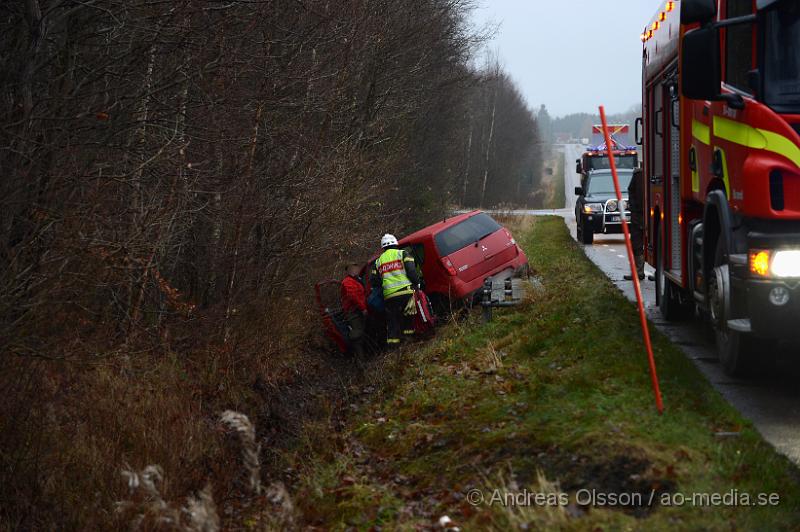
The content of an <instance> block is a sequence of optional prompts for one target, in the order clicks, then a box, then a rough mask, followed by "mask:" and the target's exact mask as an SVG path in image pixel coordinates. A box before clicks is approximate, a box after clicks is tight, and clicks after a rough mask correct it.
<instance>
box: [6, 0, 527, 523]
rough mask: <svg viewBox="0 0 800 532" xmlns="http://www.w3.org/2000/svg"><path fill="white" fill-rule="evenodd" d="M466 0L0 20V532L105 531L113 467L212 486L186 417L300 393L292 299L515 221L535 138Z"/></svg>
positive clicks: (24, 8) (262, 4)
mask: <svg viewBox="0 0 800 532" xmlns="http://www.w3.org/2000/svg"><path fill="white" fill-rule="evenodd" d="M470 4H471V2H470V1H469V0H408V1H402V2H397V1H393V0H340V1H337V2H330V1H329V0H292V1H289V0H265V1H259V2H252V1H244V0H231V1H226V2H216V1H188V0H186V1H174V2H153V1H150V0H94V1H87V2H65V1H61V0H26V1H12V2H2V3H0V70H1V71H0V353H2V355H1V356H0V393H2V398H3V401H2V406H0V449H2V453H0V500H2V501H3V504H2V505H0V522H3V523H4V524H7V525H8V526H9V527H10V528H12V529H28V530H31V529H55V528H59V529H85V530H86V529H95V530H98V529H106V530H108V529H118V528H120V526H121V525H120V523H118V522H116V521H115V520H119V519H122V517H120V516H119V515H117V514H114V513H113V511H112V507H113V503H114V501H118V500H122V499H123V498H124V496H125V495H126V493H127V488H126V487H125V485H124V483H122V482H121V481H120V477H119V469H120V467H121V465H122V463H123V462H127V463H130V464H131V465H132V466H133V467H143V466H145V465H147V464H148V463H158V464H160V465H161V466H162V467H163V468H164V470H165V471H167V472H168V474H169V475H170V478H171V481H170V484H169V487H170V495H176V494H185V493H188V492H189V491H190V490H191V489H199V488H200V487H202V485H203V482H204V478H205V474H206V473H208V474H211V473H215V474H217V475H220V476H221V477H222V480H224V478H225V475H226V474H228V475H229V474H230V473H228V470H229V469H230V468H226V467H221V466H220V467H218V466H217V465H213V464H214V463H215V462H214V461H213V460H210V459H209V457H208V456H209V454H212V455H213V453H214V452H215V449H217V444H216V443H214V442H216V441H217V440H216V439H215V438H216V435H215V434H214V433H213V431H211V430H209V427H208V426H207V425H208V420H209V419H214V418H215V416H216V413H217V412H219V411H221V410H222V409H224V408H229V407H236V408H239V409H242V410H245V411H248V412H250V413H252V412H253V411H257V412H262V411H263V401H262V402H257V401H255V399H254V396H253V394H254V393H255V392H253V390H254V389H256V388H252V385H253V382H254V380H259V382H262V383H263V382H267V383H269V385H270V386H273V387H279V382H282V381H280V380H279V379H278V378H277V377H275V374H276V373H275V371H278V370H276V369H275V368H281V369H280V371H282V372H283V373H281V374H287V373H290V374H292V375H295V374H296V375H303V374H305V372H304V371H302V370H297V371H295V370H288V369H285V368H286V367H289V368H291V367H292V364H294V362H293V359H292V356H293V355H292V354H293V353H296V352H298V351H299V350H303V349H305V348H306V347H307V346H308V344H309V343H310V340H309V338H315V337H316V336H315V335H314V334H311V333H312V332H313V331H315V330H317V325H316V323H317V316H316V314H315V313H314V309H313V306H312V294H313V291H312V290H313V284H314V282H315V281H316V280H318V279H322V278H327V277H335V276H339V275H341V269H340V268H341V265H342V264H343V263H344V262H345V261H346V260H365V259H366V258H367V257H368V256H369V254H370V253H371V252H372V251H373V250H374V249H375V247H376V244H377V242H378V239H379V237H380V235H381V234H382V233H384V232H393V233H399V234H403V233H404V232H406V231H408V230H411V229H413V228H416V227H418V226H419V225H420V224H424V223H428V222H430V221H432V220H435V219H437V218H438V217H439V216H441V215H442V214H443V213H445V212H447V210H448V208H449V207H451V206H452V205H455V204H461V203H463V204H468V205H484V206H490V205H494V204H498V203H514V204H520V205H521V204H525V202H526V197H527V195H529V194H530V193H531V191H532V190H533V189H534V188H535V184H536V180H537V178H538V173H539V168H540V166H541V160H540V158H539V156H538V151H537V145H536V143H537V140H538V137H537V131H536V122H535V120H534V118H533V116H532V114H531V112H530V111H529V110H528V108H527V106H526V105H525V102H524V101H523V100H522V98H521V97H520V95H519V93H518V92H517V90H516V89H515V88H514V86H513V84H512V83H511V81H510V80H509V79H508V78H507V77H506V76H505V75H504V74H503V73H502V71H501V70H500V69H498V68H497V67H495V66H489V67H486V68H483V69H481V68H476V67H474V66H472V65H474V64H475V55H476V54H477V53H478V51H479V50H480V46H481V43H482V37H481V35H479V34H476V32H475V31H474V30H473V29H471V27H470V26H469V24H468V23H467V20H468V17H469V13H470V8H471V5H470ZM273 370H274V371H273ZM293 372H294V373H293ZM258 389H266V388H264V386H262V387H261V388H258ZM269 389H272V388H269ZM259 405H262V406H259ZM259 408H262V410H259ZM264 415H266V414H264ZM185 442H191V445H188V444H187V445H184V443H185ZM151 461H152V462H151ZM221 485H225V483H224V482H222V481H221V480H220V479H216V480H215V482H214V486H215V489H219V488H218V486H221ZM216 495H220V494H219V493H217V494H216Z"/></svg>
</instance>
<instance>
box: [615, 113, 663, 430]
mask: <svg viewBox="0 0 800 532" xmlns="http://www.w3.org/2000/svg"><path fill="white" fill-rule="evenodd" d="M600 121H601V122H602V123H603V136H604V137H605V140H606V150H607V151H608V161H609V163H610V166H611V175H612V176H613V177H614V189H615V190H616V191H617V202H618V204H619V205H620V206H622V205H623V203H622V191H621V190H620V188H619V175H618V174H617V163H616V161H614V150H612V149H611V146H612V144H611V134H610V133H609V131H608V122H607V121H606V110H605V107H604V106H602V105H601V106H600ZM620 219H621V220H622V232H623V234H624V235H625V247H626V248H627V250H628V261H629V262H630V265H631V279H632V280H633V289H634V291H635V292H636V301H637V303H638V305H639V321H640V322H641V325H642V336H643V337H644V345H645V347H646V348H647V358H648V360H649V362H650V380H651V381H652V383H653V393H654V394H655V397H656V408H657V409H658V413H659V414H663V413H664V402H663V401H662V400H661V389H660V388H659V386H658V374H657V373H656V359H655V357H654V356H653V344H652V342H651V341H650V328H649V327H648V325H647V316H646V315H645V313H644V299H642V287H641V286H640V285H639V274H638V272H637V271H636V260H635V259H634V256H633V246H632V245H631V235H630V231H629V230H628V221H627V220H626V219H625V211H624V210H622V211H621V212H620Z"/></svg>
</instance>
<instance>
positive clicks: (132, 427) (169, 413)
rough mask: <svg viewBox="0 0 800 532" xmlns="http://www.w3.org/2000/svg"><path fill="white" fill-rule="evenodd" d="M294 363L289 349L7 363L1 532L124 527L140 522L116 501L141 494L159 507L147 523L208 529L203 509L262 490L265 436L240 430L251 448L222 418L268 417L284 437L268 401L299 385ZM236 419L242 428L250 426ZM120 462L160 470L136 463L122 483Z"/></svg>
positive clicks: (151, 507) (0, 457)
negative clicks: (277, 356) (225, 414)
mask: <svg viewBox="0 0 800 532" xmlns="http://www.w3.org/2000/svg"><path fill="white" fill-rule="evenodd" d="M293 360H294V361H296V360H297V359H294V358H293V356H292V354H291V352H288V351H287V352H286V355H285V357H284V358H283V360H282V361H281V363H280V364H278V363H275V362H273V361H272V360H271V359H269V358H268V357H262V356H257V355H249V356H247V357H244V356H241V355H238V354H237V353H236V352H235V351H234V350H233V349H231V348H228V347H223V348H217V349H213V350H212V349H209V350H204V351H199V352H195V353H191V354H186V355H184V356H182V357H178V356H177V355H174V354H172V353H165V354H160V355H155V354H152V353H130V354H128V355H126V356H114V357H110V358H108V359H107V360H103V361H98V362H97V363H94V364H91V365H88V364H75V363H68V362H54V361H42V360H29V359H9V358H6V359H5V360H2V361H0V365H1V366H0V370H2V371H0V374H1V375H2V379H0V388H1V389H2V391H3V397H4V398H5V400H4V401H3V402H2V403H0V449H2V452H0V500H3V501H4V503H3V505H2V506H0V529H2V528H4V527H8V528H10V529H34V530H45V529H62V530H63V529H82V530H90V529H92V530H110V529H119V528H120V527H125V526H127V524H128V523H130V522H131V520H133V519H134V517H133V516H132V515H131V514H130V512H129V511H128V510H131V508H130V507H129V505H123V508H122V509H123V510H125V511H124V512H115V511H114V508H115V503H116V502H117V501H125V500H131V499H130V493H129V490H130V488H133V487H135V488H136V491H137V493H138V495H137V497H140V498H142V501H139V502H144V500H145V499H146V501H147V504H146V505H145V506H146V508H144V509H143V508H140V509H139V513H140V514H143V519H144V522H148V523H153V522H160V523H162V525H163V524H164V523H166V522H177V521H178V518H177V517H176V516H181V515H183V517H184V520H186V519H188V522H195V521H194V519H195V518H196V519H197V521H196V522H197V523H200V522H201V521H202V522H205V521H203V519H201V517H202V515H203V513H204V512H205V514H206V515H207V516H210V515H212V512H211V511H210V510H208V511H206V510H204V509H203V508H205V507H204V506H203V503H204V501H205V502H211V501H213V500H218V501H219V500H225V499H229V498H230V497H231V496H232V495H234V494H237V493H241V494H243V495H245V494H248V493H250V492H253V493H258V491H259V490H260V489H261V488H260V486H261V483H260V473H259V467H260V466H261V465H262V463H263V457H260V456H259V447H260V445H259V443H260V441H261V440H262V439H263V437H264V435H263V434H262V435H257V434H256V431H255V428H254V427H253V426H252V424H250V427H249V429H248V430H246V431H245V432H238V429H237V433H238V434H240V435H241V441H242V444H243V449H244V452H242V451H241V449H240V448H239V445H238V444H236V445H232V444H231V442H230V441H229V440H230V438H227V437H225V434H224V432H225V431H224V429H223V428H222V427H221V426H220V424H219V423H218V417H219V412H222V411H225V410H227V409H235V410H237V411H243V412H248V413H252V414H253V415H254V416H256V418H258V417H259V416H263V417H264V419H265V422H264V423H263V424H262V427H261V428H262V430H264V431H280V430H281V429H282V427H281V426H279V420H275V419H271V418H270V417H269V416H270V415H271V414H270V410H269V408H268V405H265V402H267V401H268V399H269V395H270V394H272V393H274V390H286V389H288V388H290V387H291V386H292V385H293V384H292V382H293V380H294V379H296V378H297V377H296V375H297V372H296V370H293V369H291V368H293V363H294V362H293ZM256 381H258V382H261V383H262V386H263V388H264V389H263V390H261V391H260V392H259V391H258V390H256V389H255V387H254V382H256ZM284 415H286V416H287V417H288V414H284ZM236 419H237V420H238V421H237V423H241V424H240V425H239V426H240V427H242V428H244V426H245V425H246V424H247V423H249V421H248V422H247V423H244V420H243V419H240V418H236ZM120 464H134V465H142V466H143V465H146V464H159V467H155V466H151V467H149V468H145V469H144V470H141V471H135V470H133V469H132V468H126V470H127V473H126V478H122V477H121V476H120V469H119V467H120V466H119V465H120ZM241 464H243V465H244V466H245V467H246V473H245V475H244V476H245V477H246V479H247V480H246V482H245V483H244V484H242V483H240V479H241V478H242V475H241V471H242V467H241ZM271 465H272V466H275V465H276V464H274V463H273V464H271ZM164 472H165V473H166V474H164ZM209 482H210V483H211V485H212V486H213V490H212V488H211V487H209V486H208V483H209ZM156 493H157V494H158V496H156ZM190 493H194V494H197V495H196V496H194V498H193V499H190V500H189V501H188V502H187V503H186V504H185V505H182V506H181V505H177V506H176V505H169V504H168V503H167V502H165V501H179V500H181V499H182V498H183V497H185V496H186V494H190ZM206 507H208V506H206ZM181 508H185V512H183V513H182V511H181V510H180V509H181ZM208 508H210V507H208ZM131 511H132V510H131ZM226 519H228V517H226ZM205 520H206V521H207V520H208V519H205ZM212 521H213V519H212ZM198 526H199V525H198ZM195 529H198V530H200V529H203V528H197V527H195ZM206 529H207V528H206Z"/></svg>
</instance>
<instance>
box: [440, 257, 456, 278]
mask: <svg viewBox="0 0 800 532" xmlns="http://www.w3.org/2000/svg"><path fill="white" fill-rule="evenodd" d="M442 266H444V268H445V269H446V270H447V273H449V274H450V275H453V276H455V275H458V272H456V269H455V268H454V267H453V263H452V262H450V259H448V258H447V257H445V258H443V259H442Z"/></svg>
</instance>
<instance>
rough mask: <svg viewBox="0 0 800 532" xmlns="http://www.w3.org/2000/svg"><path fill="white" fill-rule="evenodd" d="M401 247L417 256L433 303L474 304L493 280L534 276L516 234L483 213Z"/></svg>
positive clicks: (415, 236) (430, 230) (451, 221)
mask: <svg viewBox="0 0 800 532" xmlns="http://www.w3.org/2000/svg"><path fill="white" fill-rule="evenodd" d="M400 247H401V248H403V249H407V250H408V251H410V252H411V254H412V255H413V256H414V259H415V260H416V262H417V268H418V269H419V270H420V271H421V272H422V278H423V281H424V289H425V293H427V294H428V296H430V297H431V298H432V299H444V300H450V301H456V300H465V299H470V298H472V297H473V296H474V295H476V294H478V293H479V292H480V290H481V289H482V288H483V284H484V282H485V281H486V279H487V278H489V277H497V276H502V277H512V276H513V275H515V274H521V273H525V274H527V270H528V257H526V256H525V253H524V252H523V251H522V249H521V248H520V247H519V245H517V241H516V240H514V237H513V236H512V235H511V232H510V231H509V230H508V229H506V228H505V227H503V226H502V225H500V224H499V223H497V222H496V221H495V220H494V218H492V217H491V216H489V215H488V214H486V213H485V212H481V211H472V212H468V213H465V214H459V215H457V216H454V217H452V218H447V219H445V220H443V221H441V222H438V223H435V224H433V225H430V226H428V227H426V228H424V229H421V230H419V231H417V232H416V233H412V234H410V235H408V236H407V237H405V238H403V239H402V240H400ZM368 288H369V287H368Z"/></svg>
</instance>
